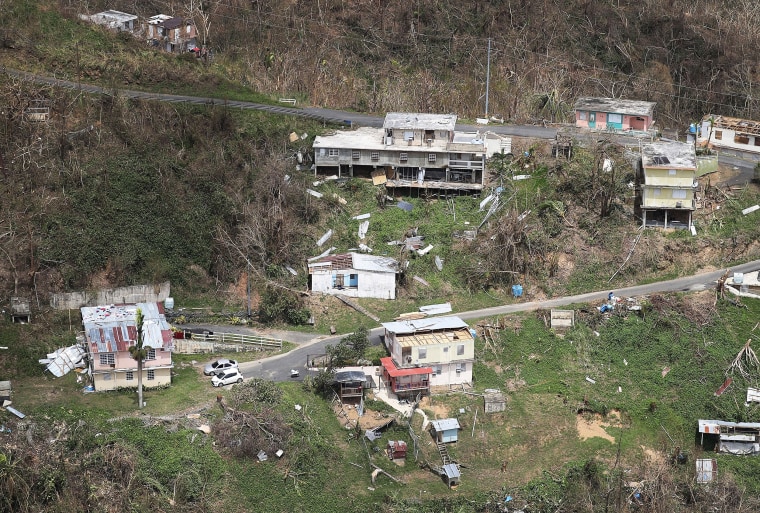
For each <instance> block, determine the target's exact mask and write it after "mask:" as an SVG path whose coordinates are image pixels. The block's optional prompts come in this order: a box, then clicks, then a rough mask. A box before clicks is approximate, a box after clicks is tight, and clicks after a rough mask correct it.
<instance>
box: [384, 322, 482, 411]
mask: <svg viewBox="0 0 760 513" xmlns="http://www.w3.org/2000/svg"><path fill="white" fill-rule="evenodd" d="M383 328H385V337H384V340H385V347H386V349H387V350H388V352H389V353H390V356H389V357H387V358H381V359H380V362H381V364H382V367H383V370H382V374H383V377H384V380H385V383H386V385H387V386H389V387H390V388H391V390H392V391H393V392H394V393H397V394H398V393H401V395H402V396H407V395H416V394H417V393H420V392H423V395H424V393H426V392H429V390H430V389H429V387H432V386H447V385H458V384H461V383H471V382H472V364H473V363H474V361H475V338H474V334H473V332H472V331H471V330H470V327H469V326H468V325H467V323H466V322H464V321H463V320H462V319H460V318H459V317H456V316H447V317H431V318H425V319H414V320H407V321H396V322H385V323H383ZM428 376H429V378H427V377H428ZM426 378H427V379H426Z"/></svg>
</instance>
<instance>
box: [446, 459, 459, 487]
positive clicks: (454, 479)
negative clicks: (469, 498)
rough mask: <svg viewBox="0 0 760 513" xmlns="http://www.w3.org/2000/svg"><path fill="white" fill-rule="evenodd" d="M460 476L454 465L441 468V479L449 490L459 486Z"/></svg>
mask: <svg viewBox="0 0 760 513" xmlns="http://www.w3.org/2000/svg"><path fill="white" fill-rule="evenodd" d="M461 476H462V474H461V473H460V472H459V467H457V466H456V465H455V464H454V463H449V464H448V465H444V466H443V479H444V481H446V486H448V487H449V488H455V487H457V486H459V479H460V477H461Z"/></svg>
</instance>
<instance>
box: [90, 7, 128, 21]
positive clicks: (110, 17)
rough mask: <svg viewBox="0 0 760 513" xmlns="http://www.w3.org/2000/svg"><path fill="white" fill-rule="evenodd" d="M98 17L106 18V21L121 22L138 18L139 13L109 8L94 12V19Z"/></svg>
mask: <svg viewBox="0 0 760 513" xmlns="http://www.w3.org/2000/svg"><path fill="white" fill-rule="evenodd" d="M96 18H97V19H101V20H104V21H116V22H119V23H125V22H128V21H132V20H136V19H137V15H136V14H129V13H126V12H121V11H114V10H109V11H103V12H99V13H97V14H93V19H96Z"/></svg>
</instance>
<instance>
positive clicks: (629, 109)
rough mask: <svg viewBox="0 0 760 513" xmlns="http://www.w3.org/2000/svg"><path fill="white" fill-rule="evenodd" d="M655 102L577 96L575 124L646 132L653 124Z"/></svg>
mask: <svg viewBox="0 0 760 513" xmlns="http://www.w3.org/2000/svg"><path fill="white" fill-rule="evenodd" d="M655 105H656V104H655V103H653V102H645V101H639V100H624V99H622V98H578V100H577V101H576V102H575V126H576V127H578V128H590V129H595V130H614V131H624V132H626V131H631V130H637V131H642V132H646V131H648V130H650V129H652V128H653V125H654V107H655Z"/></svg>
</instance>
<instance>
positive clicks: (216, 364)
mask: <svg viewBox="0 0 760 513" xmlns="http://www.w3.org/2000/svg"><path fill="white" fill-rule="evenodd" d="M237 367H238V362H236V361H235V360H228V359H227V358H220V359H218V360H216V361H213V362H211V363H209V364H206V366H205V367H204V368H203V374H205V375H206V376H214V375H219V374H222V373H224V372H227V371H228V370H232V369H237Z"/></svg>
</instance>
